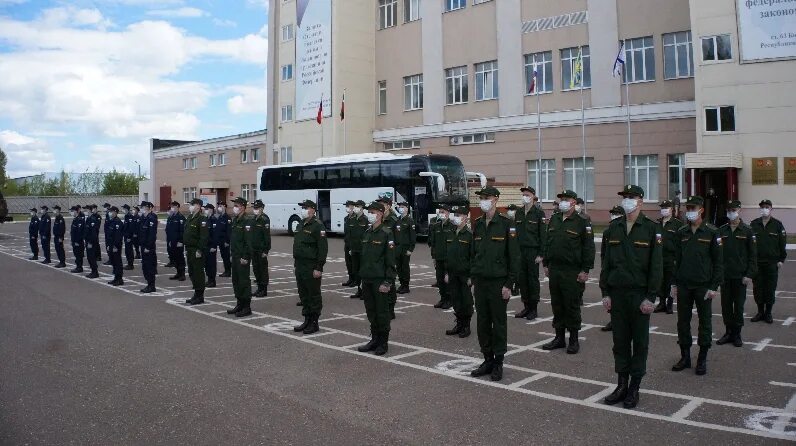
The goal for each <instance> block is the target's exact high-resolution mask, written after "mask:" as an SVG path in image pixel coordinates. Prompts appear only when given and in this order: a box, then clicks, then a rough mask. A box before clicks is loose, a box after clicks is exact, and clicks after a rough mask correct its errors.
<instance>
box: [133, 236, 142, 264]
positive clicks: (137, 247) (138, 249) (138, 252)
mask: <svg viewBox="0 0 796 446" xmlns="http://www.w3.org/2000/svg"><path fill="white" fill-rule="evenodd" d="M133 249H134V250H135V258H136V259H138V258H140V257H141V244H140V243H138V239H137V238H136V237H133Z"/></svg>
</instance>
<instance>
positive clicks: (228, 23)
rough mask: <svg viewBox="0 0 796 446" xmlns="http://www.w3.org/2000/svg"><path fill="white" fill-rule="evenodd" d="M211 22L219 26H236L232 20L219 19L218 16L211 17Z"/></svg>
mask: <svg viewBox="0 0 796 446" xmlns="http://www.w3.org/2000/svg"><path fill="white" fill-rule="evenodd" d="M213 24H214V25H216V26H218V27H221V28H236V27H237V26H238V23H237V22H236V21H234V20H227V19H219V18H218V17H213Z"/></svg>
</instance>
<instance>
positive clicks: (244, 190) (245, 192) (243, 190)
mask: <svg viewBox="0 0 796 446" xmlns="http://www.w3.org/2000/svg"><path fill="white" fill-rule="evenodd" d="M240 196H241V197H243V199H244V200H246V201H249V185H248V184H241V185H240Z"/></svg>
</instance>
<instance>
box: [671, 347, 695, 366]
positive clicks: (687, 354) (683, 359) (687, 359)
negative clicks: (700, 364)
mask: <svg viewBox="0 0 796 446" xmlns="http://www.w3.org/2000/svg"><path fill="white" fill-rule="evenodd" d="M690 368H691V347H690V346H688V347H680V360H679V361H678V362H677V364H675V365H673V366H672V371H673V372H679V371H682V370H685V369H690Z"/></svg>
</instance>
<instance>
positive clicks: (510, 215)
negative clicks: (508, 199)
mask: <svg viewBox="0 0 796 446" xmlns="http://www.w3.org/2000/svg"><path fill="white" fill-rule="evenodd" d="M506 215H507V216H508V217H509V218H510V219H512V220H514V216H515V215H517V211H506Z"/></svg>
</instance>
